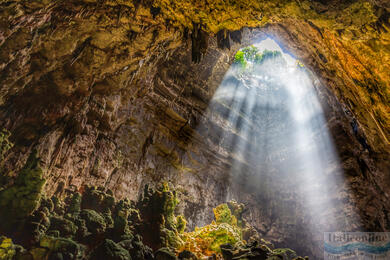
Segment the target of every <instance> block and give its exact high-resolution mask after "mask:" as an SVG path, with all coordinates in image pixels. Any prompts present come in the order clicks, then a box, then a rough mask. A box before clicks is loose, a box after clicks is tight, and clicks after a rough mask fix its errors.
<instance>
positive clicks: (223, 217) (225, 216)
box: [213, 204, 237, 225]
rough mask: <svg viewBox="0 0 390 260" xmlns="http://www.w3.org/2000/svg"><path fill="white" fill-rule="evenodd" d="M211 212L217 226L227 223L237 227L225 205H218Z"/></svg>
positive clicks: (235, 220)
mask: <svg viewBox="0 0 390 260" xmlns="http://www.w3.org/2000/svg"><path fill="white" fill-rule="evenodd" d="M213 211H214V215H215V220H216V222H217V224H221V223H227V224H229V225H237V219H236V217H235V216H233V215H232V212H231V211H230V209H229V207H228V205H227V204H221V205H218V206H217V207H216V208H214V209H213Z"/></svg>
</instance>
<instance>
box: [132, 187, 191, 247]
mask: <svg viewBox="0 0 390 260" xmlns="http://www.w3.org/2000/svg"><path fill="white" fill-rule="evenodd" d="M178 202H179V201H178V199H177V195H176V192H175V191H174V190H173V191H172V190H170V189H169V186H168V184H166V183H165V184H163V185H162V186H160V187H158V188H157V189H150V188H149V187H148V186H145V189H144V194H143V197H142V198H141V200H140V201H139V202H138V204H137V206H138V208H139V211H140V214H141V218H142V224H141V226H140V228H139V229H140V232H141V234H142V235H143V237H144V241H145V243H147V244H148V245H150V246H151V247H152V248H153V249H158V248H161V247H171V248H177V247H178V246H180V245H181V244H182V240H181V238H180V236H179V232H178V227H179V229H183V224H184V223H183V222H182V221H181V220H180V218H179V223H178V222H177V218H176V216H175V215H174V211H175V208H176V205H177V203H178ZM180 221H181V222H180ZM149 230H156V231H158V232H157V233H156V234H151V233H149V232H148V231H149Z"/></svg>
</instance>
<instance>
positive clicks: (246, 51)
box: [234, 45, 282, 69]
mask: <svg viewBox="0 0 390 260" xmlns="http://www.w3.org/2000/svg"><path fill="white" fill-rule="evenodd" d="M281 57H282V53H281V52H280V51H270V50H264V51H260V50H259V49H258V48H257V47H256V46H254V45H251V46H248V47H245V48H242V49H240V50H239V51H238V52H237V53H236V55H235V56H234V64H237V65H240V67H241V68H244V69H245V68H247V66H248V64H258V65H260V64H263V63H264V62H265V61H267V60H270V59H275V58H281Z"/></svg>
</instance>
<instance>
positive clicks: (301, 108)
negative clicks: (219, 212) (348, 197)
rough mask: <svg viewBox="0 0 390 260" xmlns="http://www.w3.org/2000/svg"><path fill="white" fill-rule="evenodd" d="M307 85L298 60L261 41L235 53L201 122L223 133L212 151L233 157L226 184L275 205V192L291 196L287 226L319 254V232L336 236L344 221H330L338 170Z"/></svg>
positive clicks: (336, 209) (335, 209) (309, 77)
mask: <svg viewBox="0 0 390 260" xmlns="http://www.w3.org/2000/svg"><path fill="white" fill-rule="evenodd" d="M314 81H315V76H314V75H313V74H311V73H310V72H309V71H308V70H307V69H306V68H305V67H304V66H303V65H302V64H301V63H300V62H299V61H297V60H296V59H295V58H294V57H292V56H291V55H290V54H287V53H284V52H283V51H282V49H281V48H280V47H279V45H278V44H277V43H276V42H275V41H273V40H272V39H269V38H267V39H266V40H263V41H261V42H259V43H256V44H254V45H252V46H249V47H246V48H243V49H241V50H240V51H239V52H238V53H237V54H236V57H235V63H234V64H233V65H232V66H231V68H230V69H229V71H228V72H227V74H226V75H225V77H224V79H223V81H222V83H221V85H220V86H219V88H218V89H217V91H216V93H215V95H214V97H213V99H212V101H211V104H210V107H209V111H208V115H209V117H212V118H213V120H216V121H218V122H223V123H222V124H221V125H223V126H224V127H225V128H226V129H229V131H223V133H224V134H222V136H220V140H219V147H220V150H221V151H223V150H229V151H232V152H233V155H234V158H231V164H232V165H231V176H232V177H231V178H232V182H235V183H239V185H240V187H245V188H246V189H248V191H252V192H253V193H255V194H256V196H258V197H259V198H268V199H270V200H273V201H276V204H277V203H279V202H280V203H281V201H278V198H272V197H273V196H275V193H274V192H273V191H274V190H284V191H288V192H289V193H290V194H293V195H292V196H294V198H295V202H296V203H297V204H299V207H297V208H299V209H300V210H301V211H302V213H303V219H297V217H296V214H295V212H294V211H295V210H297V209H296V208H294V207H289V208H290V209H287V211H288V214H290V221H291V223H292V224H296V223H297V222H301V224H302V223H304V226H305V229H306V230H297V232H302V233H307V234H310V236H311V237H312V238H311V240H312V241H314V243H315V244H316V246H318V247H321V246H322V239H323V232H326V231H336V230H339V228H341V227H342V226H343V223H342V222H343V221H345V220H344V219H343V218H342V217H340V216H336V214H339V213H340V212H342V210H343V209H342V206H341V205H340V204H339V203H337V202H335V200H334V194H335V193H336V192H335V191H336V190H337V189H339V188H340V185H341V183H343V181H342V178H343V177H342V170H341V168H340V164H339V159H338V156H337V153H336V150H335V149H334V146H333V142H332V138H331V136H330V134H329V130H328V128H327V125H326V119H325V116H324V112H323V110H322V107H321V104H320V101H319V99H318V97H317V92H316V88H315V84H314ZM247 166H248V167H252V168H254V170H252V172H254V174H253V173H252V174H249V172H248V171H247V170H248V168H247ZM253 166H254V167H253ZM228 199H235V198H234V195H232V194H229V198H228ZM259 203H262V200H261V199H259ZM287 208H288V207H287ZM285 210H286V209H283V211H285ZM275 214H276V215H283V214H285V213H281V212H275ZM355 221H356V223H358V222H359V221H358V220H355Z"/></svg>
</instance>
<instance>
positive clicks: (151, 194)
mask: <svg viewBox="0 0 390 260" xmlns="http://www.w3.org/2000/svg"><path fill="white" fill-rule="evenodd" d="M35 156H36V154H32V155H31V156H30V158H29V160H28V162H27V164H26V165H25V167H24V168H23V169H22V172H21V173H20V174H19V175H18V176H19V177H18V180H17V181H16V182H15V184H14V185H13V186H11V187H9V188H5V189H3V190H1V191H0V207H1V208H2V209H6V210H2V212H1V214H0V235H2V236H0V259H2V260H11V259H16V260H22V259H23V260H46V259H49V260H61V259H67V260H71V259H102V260H103V259H105V260H109V259H118V260H119V259H120V260H125V259H128V260H130V259H139V260H143V259H147V260H149V259H150V260H151V259H157V260H162V259H167V260H168V259H172V260H174V259H192V260H194V259H226V260H230V259H259V260H260V259H303V258H300V257H297V255H296V253H295V252H294V251H293V250H291V249H274V247H273V245H272V244H271V243H267V242H266V241H264V240H262V239H261V238H260V237H259V234H257V232H256V231H255V229H253V227H250V226H249V225H248V224H247V223H246V221H245V220H244V219H242V212H243V211H244V207H243V205H242V204H238V203H237V202H234V201H232V202H229V203H228V204H221V205H219V206H218V207H216V208H215V209H214V215H215V221H213V222H212V223H211V224H209V225H206V226H204V227H201V228H196V229H195V230H194V231H192V232H187V229H186V220H185V218H184V217H183V216H181V215H179V216H176V215H175V209H176V206H177V204H178V203H179V201H178V199H177V194H176V191H175V190H170V188H169V186H168V184H167V183H164V184H162V185H160V186H159V187H158V188H156V189H151V188H149V187H148V186H145V188H144V193H143V195H142V196H141V197H140V198H139V200H138V201H131V200H129V199H127V198H124V199H120V200H118V199H116V198H115V197H114V196H113V193H112V191H111V190H105V188H104V187H91V186H89V187H83V189H82V190H80V191H72V190H67V191H66V196H64V198H58V197H56V196H52V197H50V198H49V197H46V196H45V195H44V193H43V184H44V183H45V181H44V180H43V179H42V169H41V168H40V166H39V161H38V158H36V157H35ZM33 180H34V181H33ZM4 235H5V236H4Z"/></svg>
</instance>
